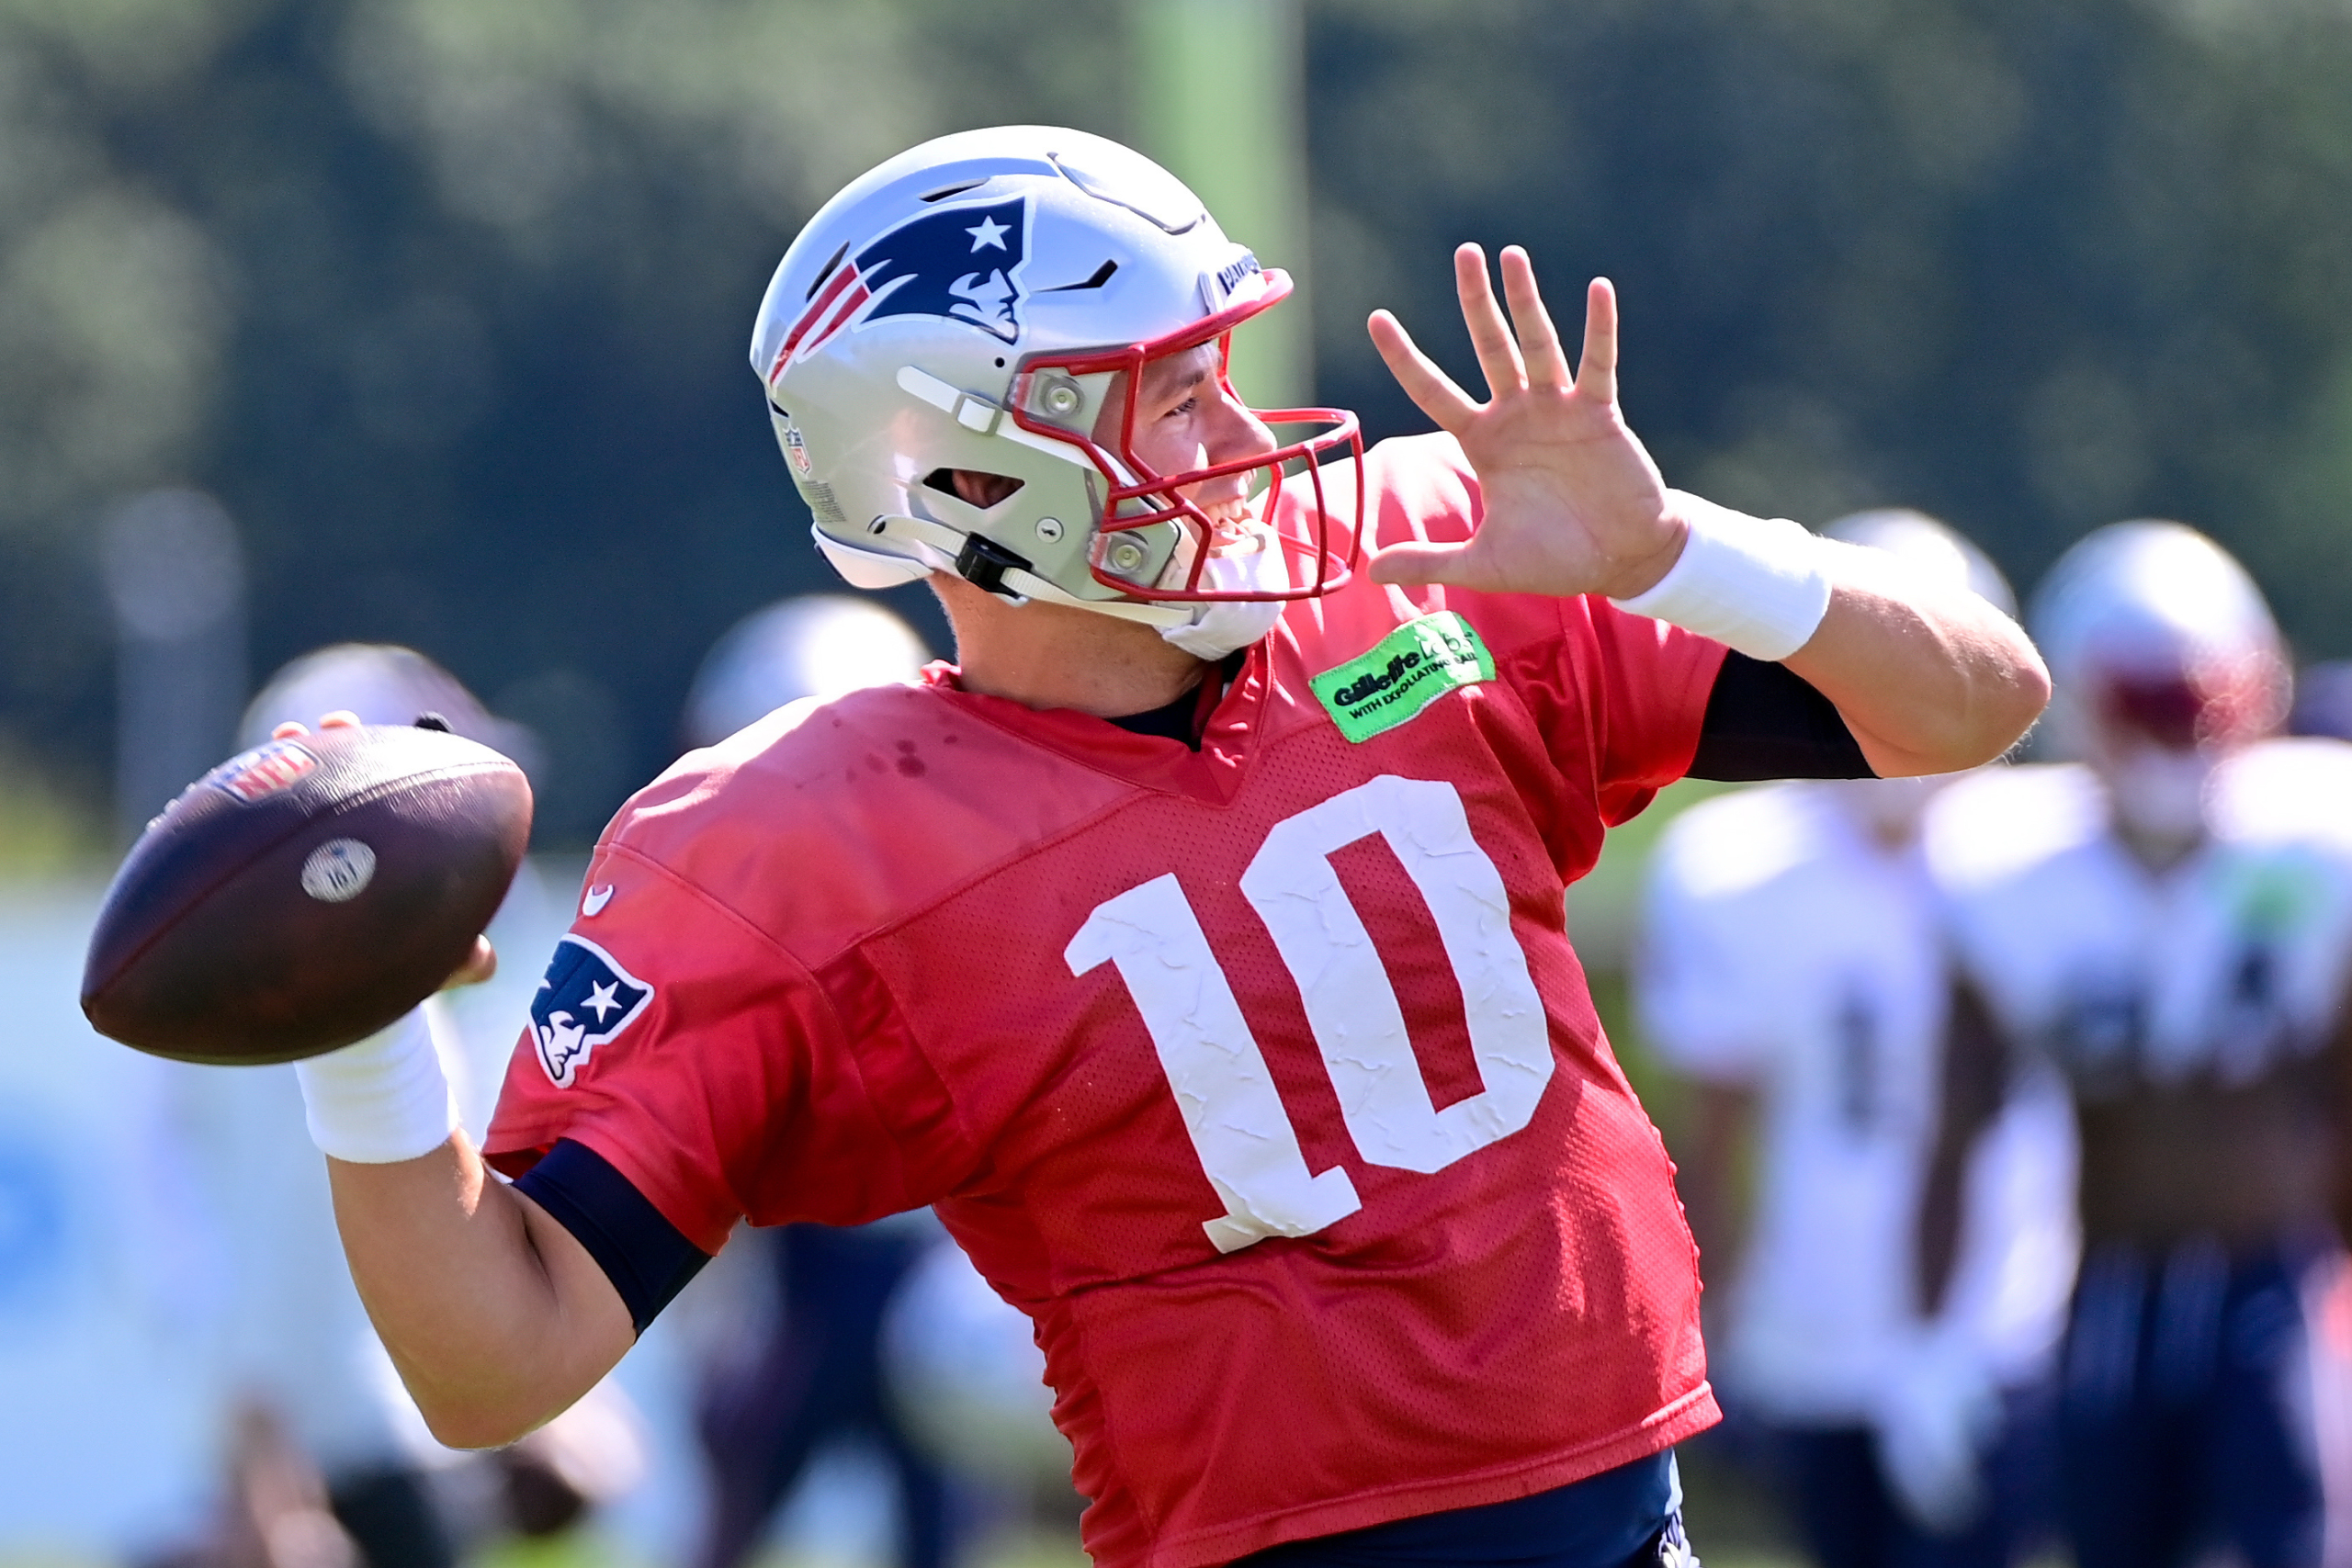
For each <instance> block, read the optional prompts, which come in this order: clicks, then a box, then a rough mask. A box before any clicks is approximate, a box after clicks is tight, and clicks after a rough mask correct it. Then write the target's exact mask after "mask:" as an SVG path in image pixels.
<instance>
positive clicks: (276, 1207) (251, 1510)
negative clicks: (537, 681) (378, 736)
mask: <svg viewBox="0 0 2352 1568" xmlns="http://www.w3.org/2000/svg"><path fill="white" fill-rule="evenodd" d="M335 709H344V710H347V711H350V712H352V713H355V714H356V715H358V716H359V717H360V719H361V720H362V721H363V722H366V723H370V724H410V723H413V722H414V721H415V720H416V718H417V717H418V716H420V715H424V714H437V715H439V716H441V718H442V720H443V721H444V722H445V723H447V725H448V727H449V728H451V729H452V730H454V731H455V732H457V733H458V734H459V735H463V736H465V737H467V738H468V739H474V740H479V741H481V742H482V743H483V744H485V745H489V746H492V747H495V748H497V749H498V750H502V751H505V752H507V753H509V754H511V755H516V756H519V757H521V758H523V759H524V760H526V761H529V760H530V759H531V757H532V753H533V750H534V748H533V745H532V738H531V736H530V735H529V733H528V732H527V731H526V730H525V729H523V728H522V727H520V726H518V725H515V724H512V723H510V722H507V721H505V720H503V719H500V718H497V717H495V716H492V714H491V713H490V712H489V711H488V710H487V709H485V708H484V707H483V706H482V705H481V703H480V702H479V701H478V700H477V699H476V698H475V697H474V695H473V694H472V693H470V692H469V691H468V690H467V689H466V687H465V685H464V684H463V683H462V682H459V681H458V678H457V677H456V676H454V675H452V674H450V673H449V672H448V671H447V670H445V669H443V668H442V667H441V666H440V665H438V664H436V663H435V662H434V661H433V660H431V659H428V658H426V657H425V656H424V654H422V653H419V652H417V651H415V650H414V649H407V648H401V647H395V646H390V645H378V644H363V643H341V644H336V645H334V646H332V647H328V648H322V649H316V650H314V651H312V652H311V653H308V654H305V655H303V656H301V657H300V658H299V659H296V660H293V661H292V662H290V663H288V665H286V666H285V667H284V668H283V669H281V670H280V671H277V674H276V675H274V676H273V677H271V679H270V680H269V682H267V683H266V685H265V686H264V687H263V688H262V690H261V691H260V693H259V694H256V695H255V696H254V699H253V701H252V702H251V704H249V705H248V706H247V707H246V710H245V715H244V717H243V720H242V722H241V726H240V732H239V735H238V744H239V745H241V746H253V745H257V744H259V743H260V742H261V741H263V740H265V739H267V738H268V736H269V731H270V728H271V726H272V725H274V724H275V723H277V721H278V720H280V719H282V718H284V717H286V716H288V715H289V714H302V715H316V714H319V713H322V712H329V711H333V710H335ZM536 892H537V883H536V879H535V877H534V875H533V874H532V873H531V871H530V870H529V869H528V868H527V867H526V869H525V871H524V872H523V874H521V876H520V877H519V878H518V896H519V897H521V898H522V899H524V900H525V901H528V900H529V899H530V898H531V897H534V895H535V894H536ZM518 980H520V982H521V983H522V984H523V985H524V986H525V987H526V991H527V987H528V984H529V982H528V980H527V979H526V978H523V977H520V976H512V977H510V978H509V980H508V981H507V982H506V983H505V984H504V985H503V986H500V987H489V988H487V990H488V993H489V994H486V995H485V996H482V997H474V996H466V995H458V996H451V997H443V998H435V999H434V1000H432V1001H431V1002H429V1003H427V1004H426V1006H427V1009H428V1011H429V1014H430V1015H431V1016H432V1018H433V1020H434V1026H435V1027H434V1035H435V1046H436V1049H437V1051H438V1054H439V1055H440V1057H441V1061H442V1067H443V1070H444V1072H445V1073H446V1074H447V1077H448V1078H449V1083H450V1088H451V1092H452V1094H453V1096H454V1098H455V1100H456V1101H457V1104H458V1111H459V1114H460V1116H461V1117H462V1118H464V1119H465V1120H467V1121H468V1122H469V1124H471V1125H476V1126H480V1125H484V1124H486V1123H487V1122H488V1120H489V1115H490V1110H491V1102H492V1100H493V1099H494V1098H495V1096H496V1094H497V1088H498V1075H499V1071H500V1069H501V1067H502V1066H503V1051H496V1052H492V1053H491V1054H490V1055H486V1056H485V1055H482V1054H481V1053H478V1052H472V1051H469V1050H468V1049H467V1045H466V1041H467V1039H468V1037H469V1033H470V1035H471V1037H472V1038H474V1039H477V1040H492V1039H495V1040H499V1041H501V1043H503V1033H502V1032H501V1031H500V1030H498V1029H483V1028H480V1027H476V1028H474V1029H472V1030H470V1031H469V1030H468V1028H467V1027H466V1025H467V1023H468V1021H469V1020H470V1018H471V1015H472V1014H473V1013H474V1012H475V1011H476V1010H477V1009H482V1008H484V1007H485V1006H486V1007H487V1009H488V1010H492V1011H496V1010H503V1014H504V1016H503V1017H502V1018H500V1019H499V1020H498V1021H499V1023H500V1024H501V1025H502V1026H503V1025H504V1024H506V1023H508V1022H511V1021H512V1019H513V1018H514V1016H515V1015H516V1014H517V1013H518V1012H520V1011H521V1010H522V1009H523V1008H524V1007H526V1006H527V995H526V996H524V997H517V996H516V995H515V994H514V987H515V984H516V982H517V981H518ZM172 1081H173V1092H174V1094H175V1098H176V1100H177V1101H178V1106H177V1113H176V1117H175V1120H176V1122H177V1124H178V1126H179V1127H180V1128H181V1129H182V1130H183V1131H184V1133H185V1134H186V1136H187V1145H188V1148H189V1151H190V1156H191V1163H192V1164H193V1166H194V1167H195V1168H196V1171H197V1178H198V1183H199V1185H200V1187H201V1189H202V1190H203V1195H204V1198H205V1200H206V1201H207V1207H208V1211H209V1213H210V1214H211V1215H212V1216H213V1227H212V1228H213V1229H214V1231H216V1232H217V1240H218V1245H219V1247H220V1253H221V1274H222V1278H223V1280H224V1281H225V1286H224V1288H225V1290H226V1292H227V1293H228V1296H229V1300H228V1301H227V1303H225V1305H226V1307H227V1308H228V1310H225V1311H223V1312H222V1313H221V1314H220V1320H221V1323H222V1325H223V1337H224V1343H223V1344H222V1346H221V1347H220V1350H221V1354H222V1357H223V1361H224V1366H223V1370H222V1378H223V1382H224V1383H225V1385H226V1386H227V1388H228V1389H229V1390H231V1391H232V1393H233V1394H234V1396H235V1397H236V1399H237V1401H238V1404H239V1406H240V1409H239V1414H238V1416H237V1417H236V1422H235V1427H236V1435H235V1437H234V1439H233V1440H232V1444H231V1453H230V1461H231V1463H230V1469H231V1472H232V1473H231V1476H230V1482H229V1488H228V1498H227V1506H226V1507H225V1509H224V1511H223V1514H222V1525H221V1529H220V1538H219V1539H218V1540H215V1541H214V1542H212V1543H211V1544H210V1545H209V1546H208V1547H206V1548H202V1549H199V1553H198V1554H199V1555H201V1556H204V1557H206V1559H207V1560H208V1561H209V1560H211V1559H214V1558H218V1559H220V1560H221V1561H222V1562H236V1563H243V1562H246V1561H248V1560H254V1559H253V1558H252V1551H250V1550H248V1548H251V1547H252V1545H253V1542H254V1541H261V1542H263V1543H264V1544H265V1545H267V1543H268V1541H269V1540H270V1539H271V1538H272V1530H273V1529H274V1527H272V1526H271V1525H270V1524H269V1520H270V1518H273V1517H277V1516H279V1515H284V1516H285V1517H294V1518H309V1517H310V1516H309V1515H306V1514H304V1513H303V1509H304V1508H305V1507H307V1506H310V1500H311V1498H312V1497H313V1496H314V1495H318V1494H322V1496H323V1501H324V1502H325V1503H326V1504H328V1505H330V1506H331V1507H332V1514H333V1521H334V1523H336V1524H339V1525H340V1526H341V1528H342V1529H343V1530H344V1531H345V1532H347V1533H348V1535H349V1538H350V1542H349V1545H350V1546H352V1547H356V1551H357V1554H358V1559H359V1561H360V1562H363V1563H364V1564H365V1565H366V1568H449V1565H452V1564H454V1563H455V1562H458V1557H459V1555H460V1551H461V1548H462V1547H463V1546H464V1545H465V1544H467V1543H469V1540H471V1539H472V1538H475V1537H479V1536H482V1535H485V1534H489V1533H494V1532H496V1531H498V1530H501V1529H506V1528H514V1529H517V1530H518V1531H519V1532H520V1533H522V1534H525V1535H526V1536H528V1535H545V1534H549V1533H553V1531H554V1530H556V1529H560V1528H562V1527H564V1526H566V1525H568V1524H569V1523H571V1521H572V1520H574V1519H576V1518H578V1517H580V1516H581V1515H582V1513H583V1512H584V1511H585V1509H586V1507H587V1506H588V1505H589V1503H591V1502H592V1501H595V1500H600V1499H601V1498H602V1497H603V1496H605V1495H610V1494H611V1493H612V1492H613V1491H614V1490H615V1489H616V1488H615V1485H614V1484H613V1483H611V1482H610V1481H609V1479H608V1478H609V1477H610V1476H611V1475H614V1474H621V1475H628V1474H630V1473H632V1472H633V1470H632V1466H631V1465H630V1464H629V1463H628V1462H622V1463H619V1464H617V1465H616V1464H615V1463H613V1462H611V1461H607V1460H605V1459H604V1458H603V1456H604V1455H605V1454H606V1453H608V1452H610V1451H613V1450H616V1448H618V1449H622V1450H626V1449H628V1448H629V1447H630V1446H631V1445H632V1444H633V1443H634V1442H635V1441H636V1438H635V1436H634V1433H633V1430H631V1428H632V1426H633V1417H632V1416H630V1414H629V1413H628V1408H627V1406H626V1404H625V1403H622V1402H619V1401H618V1398H617V1395H616V1394H615V1393H612V1392H611V1391H605V1392H604V1393H601V1394H600V1396H599V1397H598V1398H597V1399H596V1400H594V1401H592V1402H591V1403H590V1404H589V1405H587V1406H584V1407H583V1414H582V1415H581V1416H579V1417H578V1418H577V1419H576V1420H574V1419H572V1418H571V1417H567V1422H568V1423H569V1427H567V1429H565V1430H561V1431H559V1430H558V1429H557V1428H556V1427H553V1426H551V1427H549V1428H548V1429H547V1430H546V1431H544V1432H542V1433H539V1434H534V1437H533V1438H531V1439H526V1444H525V1445H518V1446H517V1448H516V1449H515V1450H508V1451H506V1452H505V1453H503V1454H502V1455H501V1456H500V1458H499V1460H498V1461H497V1465H496V1469H495V1472H494V1473H492V1474H488V1475H485V1476H482V1477H480V1478H478V1479H479V1480H481V1482H483V1483H486V1484H483V1485H478V1486H474V1487H470V1488H469V1487H467V1486H465V1485H463V1484H459V1485H458V1486H454V1487H452V1486H449V1485H436V1484H435V1483H434V1479H433V1473H432V1472H437V1471H443V1470H447V1469H448V1468H450V1467H454V1466H457V1465H458V1464H460V1463H461V1462H462V1461H460V1459H459V1456H458V1455H456V1454H453V1453H450V1452H448V1451H447V1450H441V1449H440V1448H439V1447H438V1445H436V1444H433V1443H431V1442H430V1440H429V1438H424V1431H423V1422H422V1420H421V1419H420V1418H419V1417H418V1416H416V1414H415V1411H414V1408H413V1405H411V1404H410V1403H409V1401H408V1397H407V1394H406V1393H405V1392H404V1391H403V1390H401V1387H400V1383H399V1380H398V1378H397V1377H396V1376H394V1375H393V1373H392V1371H391V1368H390V1362H389V1361H388V1360H387V1359H385V1357H384V1353H383V1350H382V1348H381V1347H380V1346H379V1343H378V1341H377V1339H376V1336H375V1333H374V1330H373V1329H372V1328H371V1327H370V1326H369V1325H368V1316H367V1314H366V1312H365V1311H364V1310H363V1309H362V1307H361V1306H360V1303H359V1297H358V1294H357V1292H356V1291H354V1290H353V1288H352V1284H351V1277H350V1272H349V1270H348V1269H346V1268H345V1264H344V1261H343V1256H342V1247H341V1246H340V1245H339V1244H338V1242H337V1241H336V1239H335V1231H334V1212H333V1207H332V1204H331V1202H330V1200H329V1197H328V1193H327V1184H326V1175H325V1172H324V1171H323V1170H322V1169H321V1168H320V1162H319V1159H318V1156H317V1152H316V1151H315V1149H313V1148H312V1146H311V1142H310V1139H309V1138H308V1137H306V1136H304V1135H303V1134H302V1133H301V1130H300V1128H301V1123H300V1109H301V1093H300V1089H298V1088H297V1087H296V1084H295V1080H294V1072H293V1069H292V1068H291V1067H290V1066H286V1067H255V1068H248V1069H242V1070H239V1071H235V1072H209V1071H201V1070H185V1071H179V1072H175V1074H174V1075H173V1080H172ZM559 1425H561V1424H559ZM615 1427H617V1428H618V1429H619V1435H618V1436H617V1437H615V1436H611V1435H609V1434H607V1435H606V1436H605V1437H603V1438H598V1436H597V1435H598V1434H600V1433H607V1429H608V1428H615ZM582 1456H590V1457H593V1458H595V1459H596V1460H597V1461H598V1462H597V1463H594V1464H592V1463H588V1462H586V1461H585V1460H583V1458H582ZM634 1468H635V1469H641V1468H642V1466H641V1464H640V1465H637V1466H635V1467H634ZM305 1472H308V1473H309V1475H311V1476H312V1477H315V1478H316V1480H315V1481H306V1480H305V1479H304V1476H305ZM451 1503H456V1504H458V1506H457V1507H456V1508H455V1509H454V1510H453V1509H452V1508H451V1507H449V1506H448V1505H449V1504H451ZM468 1503H472V1504H474V1505H475V1506H465V1505H467V1504H468ZM320 1522H321V1521H319V1520H315V1519H313V1520H312V1521H311V1528H309V1529H308V1534H304V1533H303V1532H302V1531H300V1530H297V1531H294V1532H293V1534H292V1535H290V1536H289V1538H288V1539H289V1540H292V1539H296V1538H299V1539H300V1540H303V1541H308V1542H309V1543H310V1544H309V1545H308V1546H307V1547H305V1548H304V1551H306V1552H307V1553H308V1557H307V1558H306V1561H309V1560H311V1559H315V1560H317V1561H319V1562H329V1561H332V1560H333V1558H334V1548H333V1546H332V1545H331V1544H322V1542H321V1541H320V1540H317V1539H314V1538H317V1537H319V1536H320V1535H321V1533H322V1532H321V1531H320V1530H319V1529H317V1528H315V1526H316V1525H317V1524H318V1523H320ZM347 1550H348V1549H347V1548H346V1552H347ZM322 1554H323V1555H322ZM258 1561H269V1562H275V1561H276V1548H275V1547H274V1546H270V1547H269V1549H268V1550H267V1551H264V1552H263V1555H262V1557H261V1558H260V1559H258Z"/></svg>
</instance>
